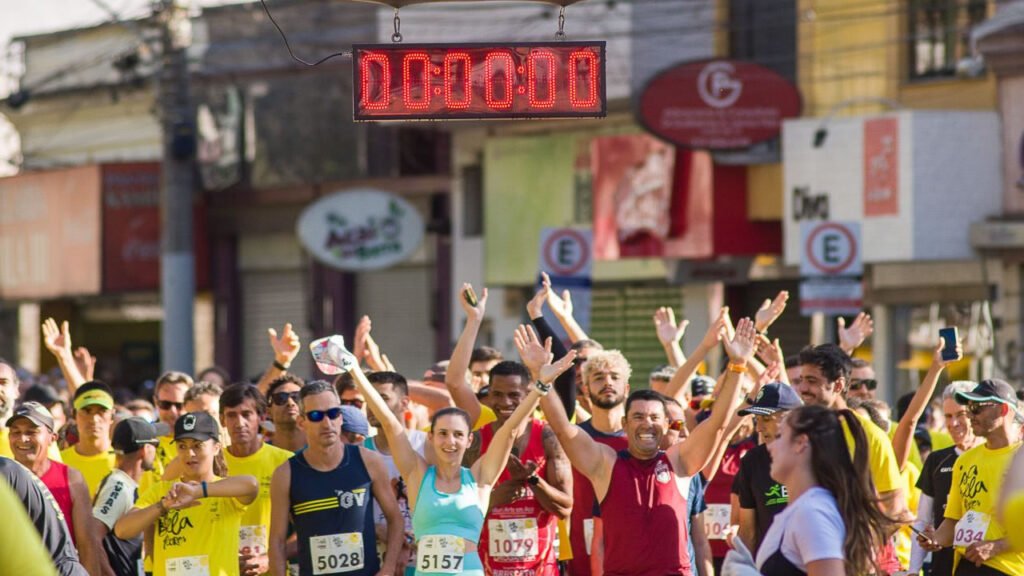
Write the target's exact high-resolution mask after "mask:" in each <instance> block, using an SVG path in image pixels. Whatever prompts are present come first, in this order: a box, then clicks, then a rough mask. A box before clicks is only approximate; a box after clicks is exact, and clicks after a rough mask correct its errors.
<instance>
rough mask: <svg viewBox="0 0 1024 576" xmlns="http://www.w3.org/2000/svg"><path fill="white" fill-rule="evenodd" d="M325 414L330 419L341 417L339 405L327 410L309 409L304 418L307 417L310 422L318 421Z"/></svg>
mask: <svg viewBox="0 0 1024 576" xmlns="http://www.w3.org/2000/svg"><path fill="white" fill-rule="evenodd" d="M324 416H327V417H328V418H330V419H331V420H337V419H338V418H341V406H335V407H334V408H328V409H327V410H310V411H309V412H306V418H309V421H310V422H319V421H321V420H323V419H324Z"/></svg>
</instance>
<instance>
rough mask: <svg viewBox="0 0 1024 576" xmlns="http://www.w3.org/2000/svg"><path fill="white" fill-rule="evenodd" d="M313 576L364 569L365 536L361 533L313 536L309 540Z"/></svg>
mask: <svg viewBox="0 0 1024 576" xmlns="http://www.w3.org/2000/svg"><path fill="white" fill-rule="evenodd" d="M309 552H310V555H311V560H312V561H313V575H314V576H320V574H341V573H344V572H352V571H354V570H360V569H362V567H363V562H364V560H363V535H362V534H360V533H359V532H350V533H346V534H331V535H328V536H313V537H311V538H310V539H309Z"/></svg>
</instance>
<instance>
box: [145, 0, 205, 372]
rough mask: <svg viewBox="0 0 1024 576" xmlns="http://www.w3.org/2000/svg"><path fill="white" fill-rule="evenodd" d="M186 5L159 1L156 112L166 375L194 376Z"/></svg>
mask: <svg viewBox="0 0 1024 576" xmlns="http://www.w3.org/2000/svg"><path fill="white" fill-rule="evenodd" d="M183 4H184V2H182V1H181V0H154V3H153V8H154V12H155V16H156V21H157V22H158V23H159V26H160V40H161V44H162V48H163V50H162V54H161V59H162V61H161V65H160V75H159V88H158V94H157V109H158V111H159V115H160V124H161V127H162V131H163V166H162V169H161V175H162V176H161V181H160V236H161V237H160V300H161V303H162V304H163V311H164V319H163V323H162V327H161V334H160V336H161V352H162V353H161V359H162V360H161V362H162V364H163V369H164V370H180V371H182V372H186V373H188V374H191V373H192V372H193V371H194V370H195V344H194V342H193V338H194V334H193V301H194V299H195V292H196V281H195V255H194V253H193V250H192V201H193V194H194V191H195V184H194V176H193V167H194V159H195V149H196V144H195V128H194V121H193V117H192V102H191V99H190V97H189V72H188V60H187V55H186V51H187V49H188V46H189V45H190V44H191V43H192V31H191V23H190V21H189V18H188V6H187V5H183Z"/></svg>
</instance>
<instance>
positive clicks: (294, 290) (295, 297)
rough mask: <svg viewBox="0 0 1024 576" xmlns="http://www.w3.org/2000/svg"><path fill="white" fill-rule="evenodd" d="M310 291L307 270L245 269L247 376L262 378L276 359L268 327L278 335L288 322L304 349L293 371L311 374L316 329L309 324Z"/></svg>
mask: <svg viewBox="0 0 1024 576" xmlns="http://www.w3.org/2000/svg"><path fill="white" fill-rule="evenodd" d="M307 300H308V291H307V290H306V282H305V275H304V271H303V270H301V269H299V270H274V271H264V270H258V271H257V270H247V271H244V272H242V366H243V369H244V370H245V373H244V376H245V377H246V378H259V376H260V375H261V374H262V373H263V371H264V370H266V368H267V366H269V365H270V363H271V362H273V360H274V353H273V351H272V350H271V348H270V340H269V339H268V338H267V328H273V329H275V330H277V332H278V334H280V333H281V329H282V328H283V327H284V325H285V323H287V322H291V323H292V327H293V328H294V330H295V331H296V332H297V333H298V335H299V338H301V339H302V348H303V349H302V351H301V352H300V353H299V355H298V357H296V358H295V362H293V363H292V367H291V370H290V371H291V372H294V373H295V374H297V375H298V376H301V377H302V378H308V377H309V376H310V375H311V374H312V366H313V360H312V357H311V356H310V354H309V349H308V348H307V346H308V345H309V342H310V340H311V339H312V337H313V331H312V329H311V328H310V327H309V312H308V308H307V305H306V303H307Z"/></svg>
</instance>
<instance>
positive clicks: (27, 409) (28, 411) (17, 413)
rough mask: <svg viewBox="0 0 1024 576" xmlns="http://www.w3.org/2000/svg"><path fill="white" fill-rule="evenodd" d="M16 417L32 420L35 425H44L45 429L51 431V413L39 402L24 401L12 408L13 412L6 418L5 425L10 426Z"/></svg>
mask: <svg viewBox="0 0 1024 576" xmlns="http://www.w3.org/2000/svg"><path fill="white" fill-rule="evenodd" d="M18 418H25V419H27V420H28V421H30V422H32V423H33V424H35V425H36V426H45V427H46V429H47V430H49V431H50V432H53V431H54V430H53V415H52V414H50V411H49V410H47V409H46V406H43V405H42V404H40V403H39V402H25V403H24V404H22V405H21V406H18V407H17V408H15V409H14V414H13V415H12V416H11V417H10V418H8V419H7V423H6V424H5V426H7V427H8V428H10V427H11V423H12V422H14V421H15V420H17V419H18Z"/></svg>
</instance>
